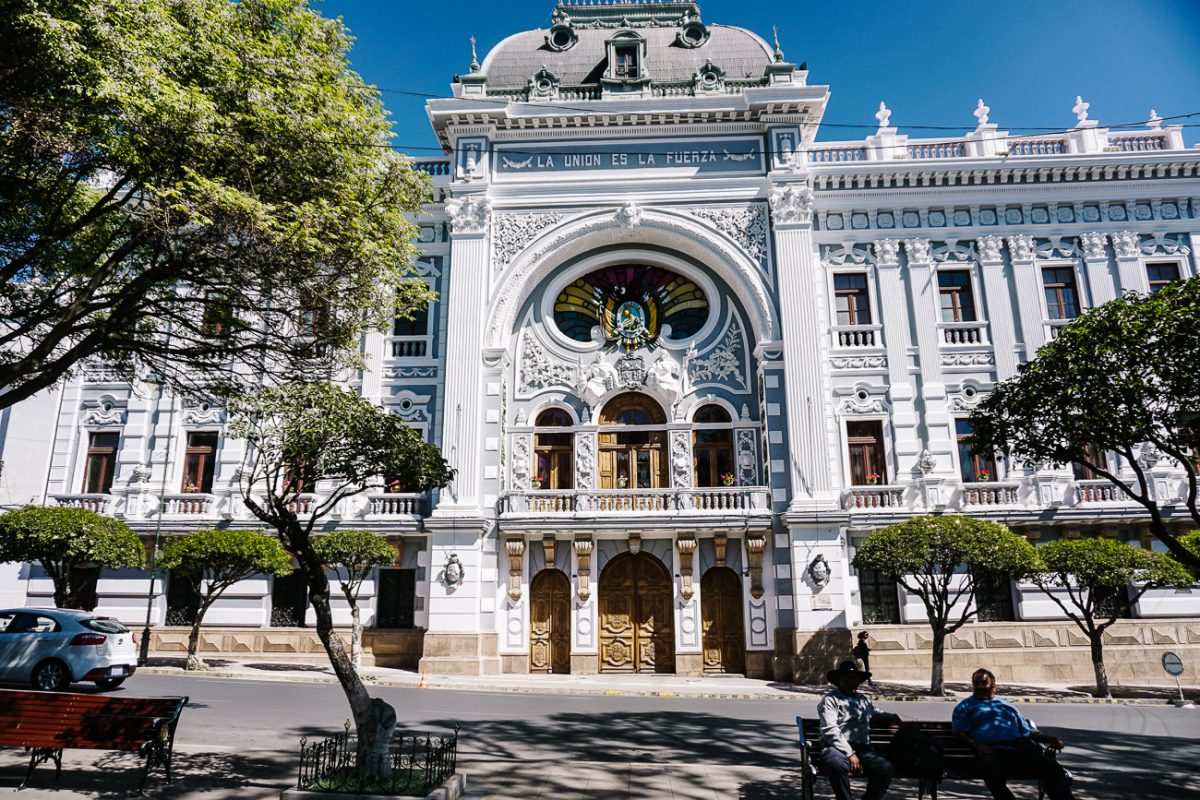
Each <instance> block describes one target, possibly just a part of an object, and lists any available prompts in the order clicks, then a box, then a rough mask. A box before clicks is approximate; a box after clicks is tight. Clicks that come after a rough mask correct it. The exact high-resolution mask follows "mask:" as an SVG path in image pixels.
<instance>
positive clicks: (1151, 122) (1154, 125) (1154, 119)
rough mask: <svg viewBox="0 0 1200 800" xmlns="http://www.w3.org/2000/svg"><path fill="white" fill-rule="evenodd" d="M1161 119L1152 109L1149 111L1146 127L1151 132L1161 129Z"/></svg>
mask: <svg viewBox="0 0 1200 800" xmlns="http://www.w3.org/2000/svg"><path fill="white" fill-rule="evenodd" d="M1162 124H1163V118H1162V117H1160V116H1159V115H1158V112H1157V111H1155V110H1154V109H1153V108H1152V109H1150V119H1148V120H1146V126H1147V127H1149V128H1150V130H1152V131H1157V130H1159V129H1161V128H1162Z"/></svg>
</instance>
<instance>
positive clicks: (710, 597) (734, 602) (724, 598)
mask: <svg viewBox="0 0 1200 800" xmlns="http://www.w3.org/2000/svg"><path fill="white" fill-rule="evenodd" d="M700 618H701V620H702V625H703V630H704V671H705V672H736V673H744V672H745V671H746V648H745V632H744V629H743V627H742V581H741V579H740V578H739V577H738V574H737V573H736V572H734V571H733V570H731V569H730V568H729V567H713V568H712V569H710V570H709V571H708V572H706V573H704V577H703V578H701V579H700Z"/></svg>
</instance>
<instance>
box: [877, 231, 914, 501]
mask: <svg viewBox="0 0 1200 800" xmlns="http://www.w3.org/2000/svg"><path fill="white" fill-rule="evenodd" d="M875 266H876V275H877V280H878V282H879V297H880V302H879V320H880V322H881V323H883V343H884V346H885V347H886V349H887V374H888V393H889V395H890V397H891V401H892V418H891V423H892V436H893V439H894V447H893V450H892V452H893V454H894V455H895V461H896V474H895V475H891V476H889V482H891V483H899V482H900V481H901V480H906V479H907V478H908V477H909V476H911V475H912V470H913V468H914V467H915V466H916V464H917V457H918V456H919V455H920V453H921V449H922V445H921V434H920V432H919V431H918V426H919V425H920V423H921V418H920V415H919V414H917V406H916V388H915V387H914V386H913V378H912V372H911V370H910V369H909V364H908V349H909V347H911V346H912V342H911V341H910V339H909V335H908V334H909V326H908V314H907V308H906V307H905V304H904V303H902V302H896V300H895V298H901V297H904V295H905V294H906V292H905V289H904V283H903V281H902V280H901V278H900V242H899V241H898V240H896V239H880V240H879V241H877V242H875Z"/></svg>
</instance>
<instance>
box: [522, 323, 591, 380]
mask: <svg viewBox="0 0 1200 800" xmlns="http://www.w3.org/2000/svg"><path fill="white" fill-rule="evenodd" d="M578 378H579V367H578V366H577V365H575V364H572V363H570V362H569V361H564V360H563V359H560V358H555V357H554V356H552V355H550V354H549V353H548V352H546V349H545V348H544V347H542V345H541V343H540V342H538V340H537V338H536V337H535V336H534V335H533V334H532V333H530V332H529V331H525V332H524V333H522V334H521V370H520V378H519V382H518V386H517V391H518V392H520V393H521V395H523V396H529V395H531V394H535V393H537V392H538V391H541V390H542V389H546V388H548V387H551V386H563V387H566V388H573V387H574V386H575V385H576V383H577V381H578Z"/></svg>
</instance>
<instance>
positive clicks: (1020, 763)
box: [975, 742, 1074, 800]
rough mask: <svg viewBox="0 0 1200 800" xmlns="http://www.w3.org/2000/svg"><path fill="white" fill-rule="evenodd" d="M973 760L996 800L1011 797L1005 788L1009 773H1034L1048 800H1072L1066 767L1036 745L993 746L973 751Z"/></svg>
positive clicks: (1005, 799) (1009, 798) (1007, 799)
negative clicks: (974, 754)
mask: <svg viewBox="0 0 1200 800" xmlns="http://www.w3.org/2000/svg"><path fill="white" fill-rule="evenodd" d="M1032 744H1033V743H1032V742H1030V745H1032ZM975 764H976V766H977V767H978V769H979V777H981V778H983V782H984V783H986V784H987V787H988V789H989V790H990V791H991V793H992V797H994V798H995V799H996V800H1014V798H1013V793H1012V792H1011V791H1009V788H1008V778H1009V777H1010V776H1013V775H1032V776H1035V777H1036V778H1037V779H1038V780H1040V781H1041V782H1042V786H1043V787H1044V788H1045V790H1046V796H1047V797H1049V798H1050V800H1074V795H1072V794H1071V778H1070V776H1068V775H1067V771H1066V770H1065V769H1063V767H1062V765H1061V764H1059V763H1058V762H1057V761H1056V760H1054V759H1053V758H1051V757H1050V756H1048V755H1046V754H1045V753H1044V752H1043V751H1042V749H1041V748H1040V747H1036V746H1024V747H1021V748H1018V749H1009V748H1000V747H997V748H995V749H994V750H992V752H991V753H987V754H980V755H977V756H976V757H975Z"/></svg>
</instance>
